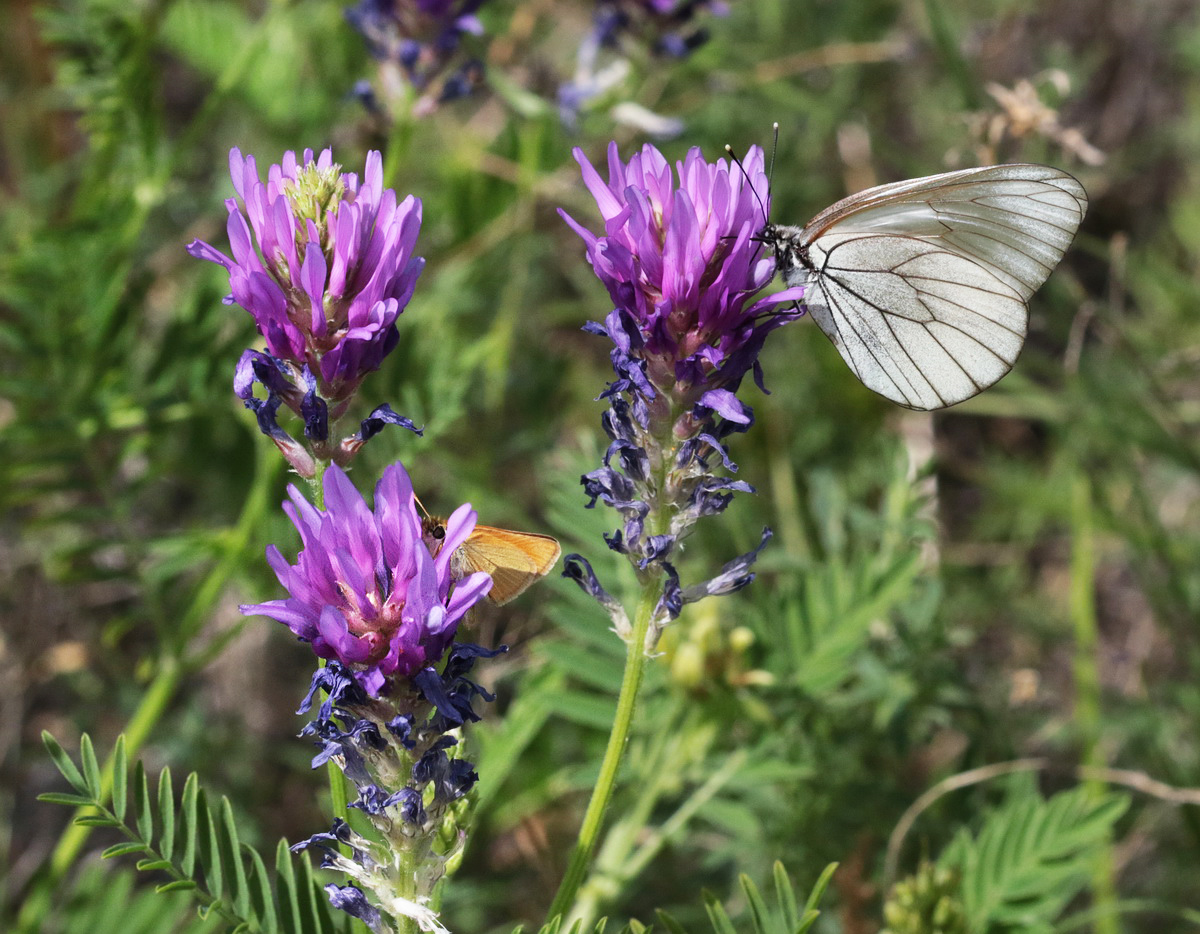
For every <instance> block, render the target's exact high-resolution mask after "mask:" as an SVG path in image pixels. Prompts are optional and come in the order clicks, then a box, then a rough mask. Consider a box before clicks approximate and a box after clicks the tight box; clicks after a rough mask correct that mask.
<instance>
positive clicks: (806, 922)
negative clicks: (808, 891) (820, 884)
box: [795, 908, 821, 934]
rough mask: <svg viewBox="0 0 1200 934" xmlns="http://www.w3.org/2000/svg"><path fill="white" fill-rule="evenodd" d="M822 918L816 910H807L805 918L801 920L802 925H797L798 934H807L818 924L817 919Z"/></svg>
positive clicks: (805, 910)
mask: <svg viewBox="0 0 1200 934" xmlns="http://www.w3.org/2000/svg"><path fill="white" fill-rule="evenodd" d="M819 917H821V912H819V911H817V910H816V909H815V908H805V909H804V917H803V918H801V919H800V923H799V924H797V925H796V927H795V931H796V934H805V932H806V931H807V930H808V929H809V928H811V927H812V926H813V925H814V924H816V923H817V918H819Z"/></svg>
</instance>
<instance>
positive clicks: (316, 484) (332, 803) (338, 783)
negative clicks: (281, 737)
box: [308, 460, 350, 856]
mask: <svg viewBox="0 0 1200 934" xmlns="http://www.w3.org/2000/svg"><path fill="white" fill-rule="evenodd" d="M329 464H330V462H329V461H323V460H318V461H317V470H316V473H314V474H313V475H312V477H311V478H310V479H309V481H308V488H309V490H311V491H312V499H313V505H314V506H315V507H316V508H317V509H324V508H325V471H326V470H328V469H329ZM327 664H329V663H328V662H327V661H326V660H325V659H322V660H321V667H322V668H324V667H325V666H326V665H327ZM325 769H326V775H328V777H329V812H330V813H331V814H332V815H333V816H334V817H340V818H342V819H343V820H346V819H347V814H346V809H347V808H348V807H349V806H350V792H349V790H348V789H347V788H346V776H345V775H343V774H342V770H341V769H339V768H338V767H337V764H336V763H335V762H334V761H333V760H332V759H330V760H329V761H328V762H327V763H325ZM341 850H342V853H343V854H344V855H346V856H349V855H350V848H349V847H348V846H345V845H344V844H343V845H342V847H341Z"/></svg>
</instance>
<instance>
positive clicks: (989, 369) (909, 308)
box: [783, 165, 1087, 409]
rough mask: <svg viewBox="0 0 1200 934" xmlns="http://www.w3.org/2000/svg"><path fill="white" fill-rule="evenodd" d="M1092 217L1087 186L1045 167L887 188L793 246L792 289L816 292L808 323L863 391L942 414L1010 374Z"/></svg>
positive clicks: (836, 210) (810, 229) (832, 211)
mask: <svg viewBox="0 0 1200 934" xmlns="http://www.w3.org/2000/svg"><path fill="white" fill-rule="evenodd" d="M1086 209H1087V195H1086V193H1085V192H1084V190H1083V186H1082V185H1080V184H1079V182H1078V181H1076V179H1075V178H1073V177H1072V176H1070V175H1068V174H1067V173H1066V172H1062V171H1060V170H1058V169H1054V168H1051V167H1049V166H1042V165H998V166H990V167H987V168H981V169H967V170H964V171H961V172H949V173H946V174H944V175H934V176H930V177H928V178H918V179H913V180H911V181H905V182H897V183H895V184H891V185H882V186H880V187H878V188H871V189H868V190H867V191H863V192H859V193H858V194H856V195H852V196H851V197H849V198H846V199H844V200H842V201H839V202H838V203H837V204H835V205H833V206H832V207H829V208H827V209H825V210H824V211H822V212H821V213H820V214H818V215H817V216H816V217H815V218H813V220H812V221H810V222H809V224H808V225H807V226H806V227H805V228H804V229H803V230H802V231H800V232H799V234H798V235H794V240H796V241H799V243H798V247H793V248H794V249H798V253H799V262H797V263H793V265H792V267H791V268H790V269H789V270H788V273H787V278H788V284H789V285H800V284H807V285H808V286H809V293H808V295H806V297H805V304H806V305H807V306H808V308H809V311H810V313H811V314H812V316H813V318H814V319H815V320H816V322H817V324H818V325H820V327H821V329H822V330H823V331H824V332H825V334H826V335H827V336H828V337H829V338H830V340H832V341H833V343H834V345H835V346H836V347H837V348H838V351H839V352H840V353H841V355H842V358H843V359H844V360H845V361H846V363H847V364H848V365H849V366H850V369H851V370H852V371H853V372H854V374H855V375H856V376H857V377H858V378H859V379H860V380H861V381H862V382H863V383H864V384H865V385H866V386H867V387H868V388H870V389H873V390H874V391H875V392H878V393H880V394H881V395H883V396H886V397H887V398H889V399H891V400H893V401H894V402H898V403H899V404H901V405H904V406H907V407H909V408H914V409H938V408H943V407H945V406H949V405H954V404H955V403H957V402H962V401H963V400H964V399H969V398H970V397H971V396H973V395H975V394H976V393H978V392H981V391H982V390H984V389H986V388H987V387H988V386H991V385H992V384H993V383H995V382H996V381H997V380H999V379H1000V378H1001V377H1002V376H1004V374H1006V373H1007V372H1008V371H1009V370H1010V369H1011V368H1012V366H1013V364H1014V363H1015V362H1016V359H1017V355H1018V354H1019V353H1020V351H1021V346H1022V345H1023V343H1024V341H1025V333H1026V328H1027V321H1028V308H1027V307H1026V302H1027V301H1028V300H1029V297H1030V296H1031V295H1032V294H1033V293H1034V291H1036V290H1037V288H1038V287H1039V286H1040V285H1041V284H1042V283H1043V282H1044V281H1045V280H1046V277H1047V276H1049V275H1050V272H1051V271H1052V270H1053V269H1054V267H1055V266H1056V265H1057V264H1058V262H1059V260H1061V259H1062V256H1063V253H1064V252H1066V249H1067V247H1068V246H1069V245H1070V243H1071V240H1072V239H1073V238H1074V236H1075V231H1076V230H1077V229H1078V227H1079V223H1080V221H1082V219H1083V214H1084V211H1085V210H1086ZM783 237H784V238H787V239H793V238H792V236H789V235H788V234H783Z"/></svg>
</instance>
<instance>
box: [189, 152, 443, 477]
mask: <svg viewBox="0 0 1200 934" xmlns="http://www.w3.org/2000/svg"><path fill="white" fill-rule="evenodd" d="M229 172H230V175H231V176H232V179H233V187H234V191H235V192H236V194H237V197H236V198H230V199H228V200H227V201H226V202H225V206H226V208H227V210H228V212H229V217H228V221H227V224H226V227H227V230H228V233H229V244H230V249H231V252H232V253H233V257H232V258H230V257H229V256H226V255H225V254H224V253H222V252H221V251H220V250H217V249H215V248H214V247H212V246H211V245H210V244H207V243H204V242H202V241H200V240H195V241H193V242H192V243H190V244H189V245H188V248H187V249H188V252H189V253H190V254H191V255H192V256H195V257H197V258H199V259H205V260H209V261H210V262H213V263H217V264H219V265H220V266H223V267H224V268H225V269H227V270H228V272H229V287H230V293H231V294H230V295H229V296H228V297H227V298H226V302H227V303H230V304H231V303H235V302H236V303H237V304H239V305H241V306H242V308H244V309H245V310H246V311H248V312H249V313H250V315H251V316H252V317H253V318H254V323H255V325H256V327H257V328H258V331H259V333H260V334H261V335H262V336H263V337H264V338H265V340H266V345H267V353H262V352H260V351H255V350H248V351H246V353H245V354H244V355H243V357H242V360H241V361H240V363H239V364H238V371H237V376H236V378H235V383H234V386H235V390H236V391H237V393H238V395H239V397H241V398H242V400H243V401H244V402H245V403H246V405H247V407H248V408H251V409H253V410H254V411H255V413H256V414H257V415H258V418H259V423H260V426H261V427H262V430H263V432H264V433H265V434H267V435H268V436H269V437H271V438H272V440H274V441H275V443H276V444H277V445H278V446H279V447H280V449H281V450H282V451H283V452H284V454H285V455H286V456H287V457H288V459H289V461H291V463H292V466H293V467H294V468H295V469H296V470H297V471H298V472H299V473H300V474H301V475H302V476H306V477H311V476H313V474H314V472H315V467H314V465H313V457H314V456H315V457H316V458H317V459H322V460H337V461H338V462H339V463H346V462H347V461H348V460H349V459H350V457H351V456H352V455H353V453H354V452H355V451H356V450H357V448H358V447H359V446H361V444H362V442H363V441H365V440H366V439H367V438H368V437H370V434H372V433H373V432H374V431H378V429H379V427H380V425H381V424H382V423H378V424H376V423H373V424H372V425H367V424H366V423H364V425H363V426H362V432H361V433H360V434H359V435H358V436H356V437H354V438H347V439H345V441H344V442H342V443H341V445H340V446H334V445H331V444H329V443H328V437H329V425H330V422H334V423H336V422H337V421H338V420H339V419H340V418H341V417H342V416H343V415H344V414H345V412H346V409H347V407H348V406H349V403H350V401H351V399H352V398H353V396H354V394H355V392H356V391H357V389H358V387H359V384H360V383H361V381H362V379H363V377H364V376H366V374H368V373H370V372H372V371H373V370H377V369H378V368H379V366H380V364H381V363H382V362H383V359H384V357H386V356H387V355H388V354H389V353H390V352H391V351H392V350H393V349H394V348H395V346H396V344H397V342H398V341H399V332H398V330H397V328H396V319H397V318H398V317H399V316H400V314H401V312H403V311H404V308H405V306H406V305H407V304H408V301H409V299H410V298H411V297H412V294H413V289H414V288H415V287H416V283H417V278H418V277H419V276H420V274H421V270H422V268H423V267H424V265H425V260H424V259H422V258H421V257H419V256H415V255H414V250H415V248H416V242H417V234H418V233H419V232H420V229H421V202H420V201H419V200H417V199H416V198H414V197H413V196H412V195H409V196H408V197H407V198H405V199H404V200H403V201H398V200H397V197H396V193H395V191H393V190H392V189H390V188H386V189H385V188H384V187H383V162H382V159H381V158H380V155H379V153H378V152H371V153H369V154H368V155H367V163H366V171H365V172H364V174H363V177H362V179H361V181H360V179H359V178H358V176H357V175H355V174H354V173H343V172H342V171H341V168H340V167H339V166H337V165H335V164H334V163H333V159H332V155H331V153H330V151H329V150H328V149H326V150H325V151H324V152H322V153H321V155H320V156H319V157H316V158H314V156H313V152H312V150H305V151H304V154H303V159H302V160H297V158H296V155H295V153H292V152H288V153H285V154H284V157H283V160H282V162H281V163H280V164H279V165H272V166H271V167H270V169H268V171H267V180H266V182H265V183H264V182H263V181H262V179H261V178H260V176H259V172H258V167H257V165H256V163H255V160H254V157H253V156H243V155H242V153H241V151H240V150H238V149H233V150H232V151H231V152H230V154H229ZM255 383H259V384H261V385H262V386H263V387H264V388H265V389H266V392H267V398H266V400H262V399H257V398H255V396H254V394H253V389H254V384H255ZM281 404H284V405H287V406H288V408H290V409H291V410H292V411H294V412H295V413H296V414H297V415H299V416H300V417H301V418H302V419H303V421H304V434H305V438H306V439H307V440H308V442H309V444H310V445H311V446H312V447H313V449H314V450H313V451H307V450H306V449H304V448H303V447H302V446H301V445H300V444H298V443H297V442H295V441H294V440H292V439H291V437H290V436H289V435H288V434H287V433H286V432H285V431H283V429H281V428H280V427H279V426H278V423H277V422H276V412H277V411H278V409H279V406H280V405H281ZM372 416H373V417H374V418H376V419H379V418H383V419H384V421H385V422H389V423H393V424H400V425H405V426H406V427H409V428H412V427H413V426H412V423H411V422H409V421H408V420H407V419H404V418H402V417H400V416H398V415H395V413H392V412H391V410H390V409H387V408H386V407H383V408H381V409H377V410H376V411H375V412H374V413H372Z"/></svg>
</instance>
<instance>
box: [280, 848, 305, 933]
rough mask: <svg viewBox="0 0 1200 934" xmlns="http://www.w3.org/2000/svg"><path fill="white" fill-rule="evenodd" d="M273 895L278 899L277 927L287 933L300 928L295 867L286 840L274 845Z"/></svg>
mask: <svg viewBox="0 0 1200 934" xmlns="http://www.w3.org/2000/svg"><path fill="white" fill-rule="evenodd" d="M275 895H276V898H277V899H278V901H279V927H280V928H281V929H282V930H284V931H288V932H289V934H291V932H294V931H299V930H300V926H301V925H300V897H299V893H298V892H297V891H296V867H295V863H294V862H293V861H292V853H291V851H290V850H289V849H288V844H287V841H286V840H280V841H279V843H278V845H276V847H275Z"/></svg>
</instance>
